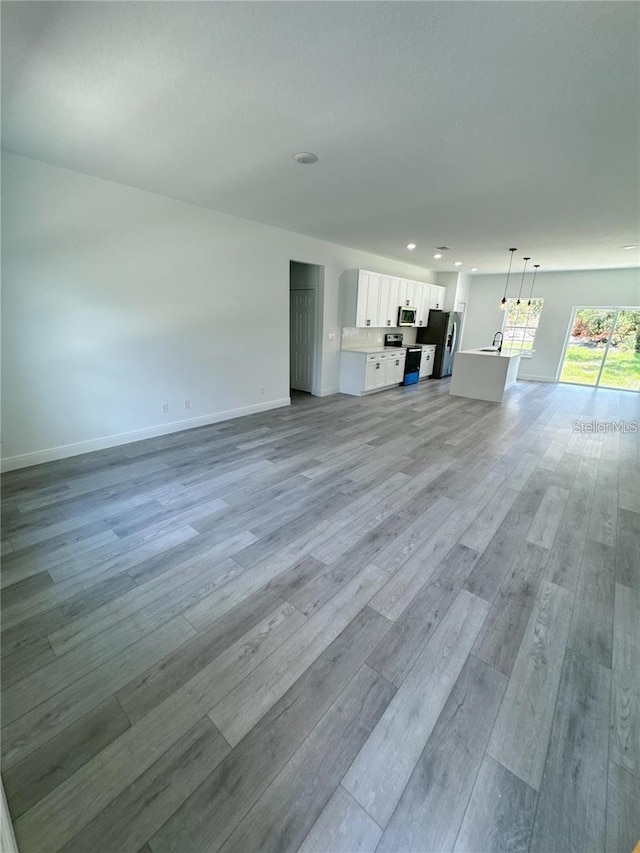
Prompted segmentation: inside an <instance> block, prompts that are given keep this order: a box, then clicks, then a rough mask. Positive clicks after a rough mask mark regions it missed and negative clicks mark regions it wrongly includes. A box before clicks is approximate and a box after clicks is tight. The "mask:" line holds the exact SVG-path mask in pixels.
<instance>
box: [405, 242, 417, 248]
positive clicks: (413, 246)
mask: <svg viewBox="0 0 640 853" xmlns="http://www.w3.org/2000/svg"><path fill="white" fill-rule="evenodd" d="M415 247H416V244H415V243H407V249H415Z"/></svg>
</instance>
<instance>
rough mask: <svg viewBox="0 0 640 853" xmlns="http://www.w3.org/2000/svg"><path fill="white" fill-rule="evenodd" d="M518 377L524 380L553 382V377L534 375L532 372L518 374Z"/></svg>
mask: <svg viewBox="0 0 640 853" xmlns="http://www.w3.org/2000/svg"><path fill="white" fill-rule="evenodd" d="M518 379H524V380H525V381H526V382H555V381H556V380H555V379H552V378H551V377H549V376H534V375H533V374H529V373H526V374H522V373H519V374H518Z"/></svg>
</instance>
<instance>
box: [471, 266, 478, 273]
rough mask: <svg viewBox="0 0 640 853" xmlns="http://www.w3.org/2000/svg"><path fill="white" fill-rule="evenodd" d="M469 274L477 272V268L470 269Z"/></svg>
mask: <svg viewBox="0 0 640 853" xmlns="http://www.w3.org/2000/svg"><path fill="white" fill-rule="evenodd" d="M469 272H478V267H471V269H470V270H469Z"/></svg>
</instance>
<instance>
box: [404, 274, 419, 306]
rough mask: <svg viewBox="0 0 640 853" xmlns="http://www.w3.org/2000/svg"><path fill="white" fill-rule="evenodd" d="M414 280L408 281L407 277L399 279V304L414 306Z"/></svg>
mask: <svg viewBox="0 0 640 853" xmlns="http://www.w3.org/2000/svg"><path fill="white" fill-rule="evenodd" d="M415 286H416V282H415V281H410V280H409V279H408V278H403V279H401V284H400V296H401V300H400V305H408V306H409V307H410V308H415V307H416V303H415V298H416V295H415Z"/></svg>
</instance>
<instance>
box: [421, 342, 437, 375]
mask: <svg viewBox="0 0 640 853" xmlns="http://www.w3.org/2000/svg"><path fill="white" fill-rule="evenodd" d="M435 356H436V347H435V344H434V345H431V344H423V345H422V356H421V358H420V379H426V378H427V377H428V376H431V374H432V373H433V361H434V359H435Z"/></svg>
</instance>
